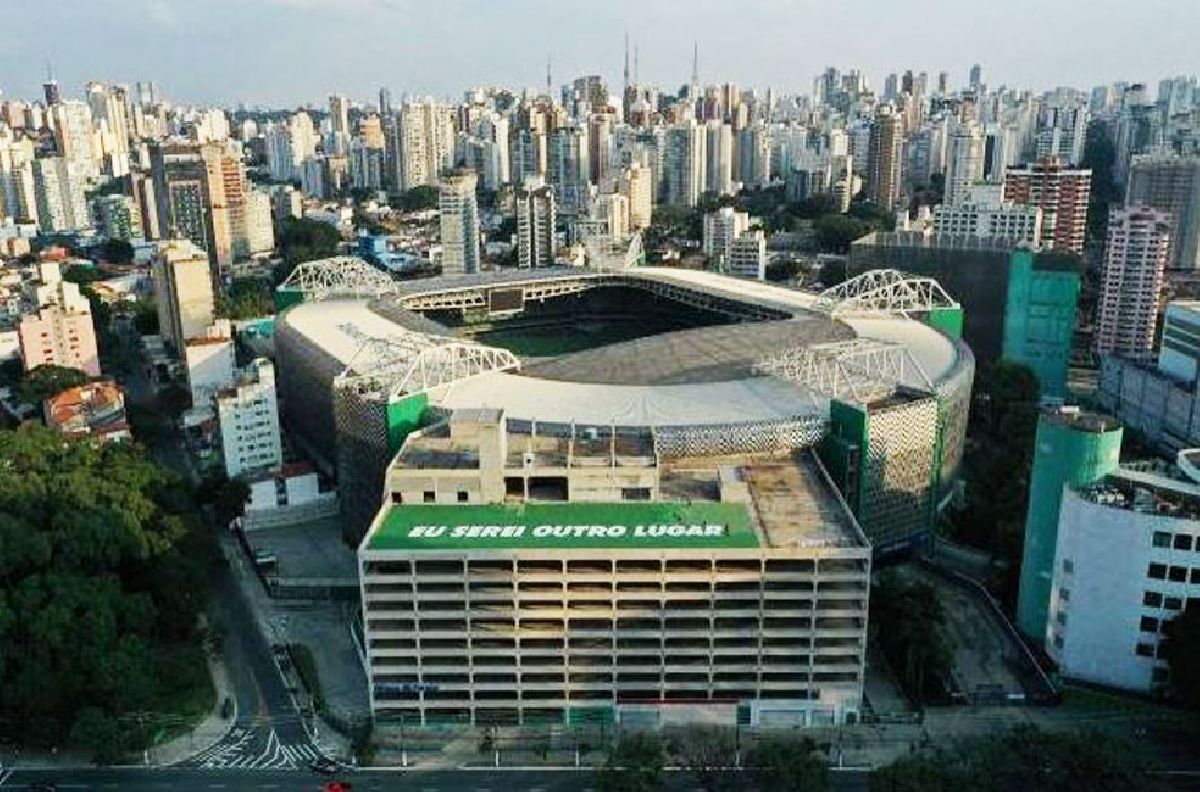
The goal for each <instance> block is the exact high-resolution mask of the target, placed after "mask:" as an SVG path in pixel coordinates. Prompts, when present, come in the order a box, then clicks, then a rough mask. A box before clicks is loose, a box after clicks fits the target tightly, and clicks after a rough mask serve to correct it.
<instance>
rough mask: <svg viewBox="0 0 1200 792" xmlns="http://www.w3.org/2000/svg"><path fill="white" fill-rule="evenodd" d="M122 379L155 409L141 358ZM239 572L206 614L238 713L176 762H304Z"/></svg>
mask: <svg viewBox="0 0 1200 792" xmlns="http://www.w3.org/2000/svg"><path fill="white" fill-rule="evenodd" d="M123 338H124V340H125V343H126V345H127V349H128V350H129V352H130V354H131V356H132V357H133V359H135V360H136V359H138V358H137V354H138V352H137V349H136V344H135V341H134V337H133V336H131V335H129V334H123ZM122 384H123V385H124V386H125V388H126V392H127V394H128V397H129V399H130V401H131V402H133V403H135V404H138V405H140V406H142V407H144V408H147V409H149V410H154V409H155V395H154V387H153V385H152V384H151V383H150V381H149V379H148V378H147V377H146V374H145V372H144V371H143V370H142V368H141V366H140V365H136V366H134V370H133V371H132V372H131V373H130V374H129V375H128V376H127V377H125V378H124V381H123V383H122ZM154 429H155V431H153V432H150V433H147V434H148V435H149V436H144V437H141V438H139V439H141V440H142V442H143V443H145V445H146V447H147V448H148V449H149V450H150V452H151V453H152V454H153V455H154V457H155V458H156V459H158V461H159V462H160V463H161V464H163V465H164V466H166V467H170V468H172V469H174V470H175V471H176V472H178V473H180V474H181V475H183V476H185V477H187V476H189V474H190V471H189V469H188V464H187V460H186V452H184V450H183V449H182V448H181V447H180V445H179V443H178V441H177V438H175V437H174V435H173V434H172V433H171V431H169V430H168V429H167V428H166V427H163V426H161V425H158V426H155V427H154ZM236 574H237V572H236V571H235V570H234V569H233V567H232V566H230V565H222V566H221V567H220V568H219V570H217V571H216V572H215V576H214V578H213V580H212V582H211V589H210V591H209V597H210V618H211V620H212V624H213V626H214V627H216V629H217V630H218V632H219V634H220V636H221V655H222V659H223V660H224V662H225V667H226V669H227V670H228V672H229V676H230V680H231V682H232V684H233V689H234V698H235V699H236V701H237V715H236V719H235V722H234V725H233V728H232V729H231V730H230V732H229V734H228V735H226V736H225V737H224V738H223V739H222V740H220V741H219V742H217V744H216V745H214V746H212V747H210V748H208V749H207V750H205V751H202V752H201V753H199V754H197V755H195V756H193V757H192V758H191V759H188V760H186V761H185V762H183V763H181V764H182V765H183V766H185V767H193V768H200V769H220V768H269V769H277V770H288V769H293V770H294V769H302V768H307V767H308V766H309V765H310V764H311V763H312V761H313V760H314V759H316V758H317V757H318V755H319V754H318V752H317V749H316V747H315V746H314V745H313V743H312V740H310V739H309V736H308V734H307V732H306V731H305V729H304V725H303V723H302V722H301V719H300V714H299V713H298V712H297V711H296V707H295V704H294V702H293V700H292V698H291V696H290V695H289V693H288V690H287V687H286V685H285V684H284V681H283V678H282V676H281V674H280V672H279V668H278V666H277V665H276V664H275V659H274V657H273V656H272V653H271V647H270V646H269V645H268V643H267V641H266V639H265V638H264V637H263V634H262V632H261V630H260V629H259V628H258V622H257V621H256V620H255V618H254V614H253V613H252V612H251V610H250V605H249V603H248V602H247V601H246V597H245V595H244V594H243V592H242V589H241V587H240V586H239V585H238V581H237V580H236V579H235V578H234V575H236ZM284 788H285V789H286V788H288V787H284Z"/></svg>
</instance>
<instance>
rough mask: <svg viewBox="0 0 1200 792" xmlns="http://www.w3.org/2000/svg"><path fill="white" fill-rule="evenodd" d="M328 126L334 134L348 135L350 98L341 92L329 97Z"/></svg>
mask: <svg viewBox="0 0 1200 792" xmlns="http://www.w3.org/2000/svg"><path fill="white" fill-rule="evenodd" d="M329 126H330V129H331V130H332V131H333V134H335V135H346V136H347V137H349V135H350V100H349V99H347V98H346V97H345V96H343V95H341V94H334V95H333V96H331V97H329Z"/></svg>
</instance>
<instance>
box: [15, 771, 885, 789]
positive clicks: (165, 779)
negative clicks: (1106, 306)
mask: <svg viewBox="0 0 1200 792" xmlns="http://www.w3.org/2000/svg"><path fill="white" fill-rule="evenodd" d="M668 775H669V777H671V779H672V780H673V781H674V783H672V784H670V785H669V788H671V789H675V790H680V791H681V792H682V790H685V789H689V787H688V786H687V785H686V784H684V783H681V782H682V781H683V779H682V778H681V777H679V776H678V775H677V774H674V773H670V774H668ZM47 778H51V777H49V776H47V775H46V774H45V773H37V772H26V771H21V770H18V771H17V772H15V773H13V774H11V775H9V776H8V777H4V776H2V775H0V790H8V789H13V790H19V789H22V788H23V787H24V786H25V785H27V784H30V783H32V782H34V781H39V780H42V779H47ZM336 778H337V780H339V781H342V780H344V781H350V782H351V783H352V784H353V786H354V792H367V791H368V790H380V791H382V790H389V792H390V791H391V790H396V791H397V792H409V791H410V790H411V792H594V790H595V784H594V778H595V776H594V775H593V773H592V771H590V770H504V771H490V770H429V771H408V772H403V773H401V772H390V771H361V772H355V773H349V774H346V775H344V776H338V777H336ZM52 780H53V781H54V782H55V783H57V784H58V788H59V789H60V790H63V792H66V791H67V790H120V792H164V790H171V792H214V790H230V792H234V791H235V790H236V791H240V790H248V791H249V792H255V791H258V792H270V791H271V790H277V792H299V791H301V790H314V792H315V790H319V789H320V788H321V784H322V783H324V782H325V781H326V779H325V778H322V777H318V776H315V775H312V774H309V773H297V772H282V771H271V770H197V769H187V768H167V769H162V770H143V769H100V768H97V769H95V770H76V771H68V772H60V773H58V774H57V775H55V776H53V777H52ZM833 781H834V789H835V790H838V792H866V789H867V785H868V782H867V774H866V773H864V772H861V771H848V772H837V773H834V775H833Z"/></svg>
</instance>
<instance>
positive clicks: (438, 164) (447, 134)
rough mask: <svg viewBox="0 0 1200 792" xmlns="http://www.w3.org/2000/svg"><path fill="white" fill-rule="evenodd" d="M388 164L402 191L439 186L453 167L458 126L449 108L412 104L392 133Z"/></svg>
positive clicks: (398, 120)
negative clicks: (440, 179)
mask: <svg viewBox="0 0 1200 792" xmlns="http://www.w3.org/2000/svg"><path fill="white" fill-rule="evenodd" d="M388 134H389V135H390V140H389V143H388V147H389V155H388V160H389V161H390V162H391V163H392V166H393V168H394V169H395V172H394V174H393V177H392V178H393V180H394V183H395V184H396V186H397V187H398V188H399V189H401V190H411V189H412V188H413V187H420V186H423V185H436V184H437V183H438V177H439V175H440V174H441V173H442V172H443V171H445V170H447V169H448V168H450V167H451V166H452V165H453V161H452V160H453V157H454V124H453V119H452V118H451V114H450V110H449V108H447V107H445V106H443V105H440V104H437V103H435V102H433V101H424V102H409V103H407V104H405V105H404V106H403V107H401V108H400V113H399V115H397V116H396V117H395V119H394V121H393V123H392V125H391V126H390V127H389V129H388Z"/></svg>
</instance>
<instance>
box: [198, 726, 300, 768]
mask: <svg viewBox="0 0 1200 792" xmlns="http://www.w3.org/2000/svg"><path fill="white" fill-rule="evenodd" d="M266 737H267V739H266V743H265V744H263V742H262V733H261V732H255V731H252V730H250V729H245V728H241V727H237V728H234V729H233V730H231V731H230V733H229V734H228V735H227V736H226V737H225V739H223V740H221V741H220V742H218V743H217V744H216V745H213V746H211V747H209V748H207V749H206V750H204V751H201V752H200V753H198V754H196V755H195V756H193V757H192V758H191V759H190V760H188V761H187V762H186V764H188V765H190V766H193V767H199V768H202V769H205V770H225V769H271V770H298V769H300V768H302V767H304V766H305V765H307V764H311V763H312V762H314V761H316V760H317V759H319V758H320V753H318V751H317V749H316V748H315V747H314V746H313V745H311V744H309V743H291V744H289V743H284V742H283V741H282V740H280V739H279V735H278V734H277V733H276V732H275V730H274V729H271V730H270V731H269V732H268V733H267V735H266Z"/></svg>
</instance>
